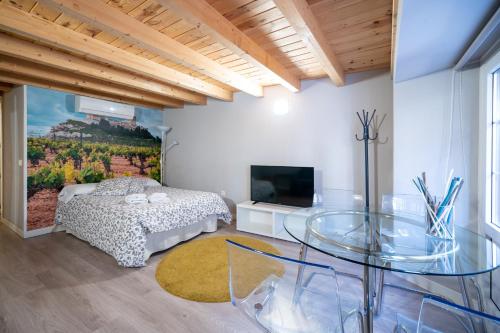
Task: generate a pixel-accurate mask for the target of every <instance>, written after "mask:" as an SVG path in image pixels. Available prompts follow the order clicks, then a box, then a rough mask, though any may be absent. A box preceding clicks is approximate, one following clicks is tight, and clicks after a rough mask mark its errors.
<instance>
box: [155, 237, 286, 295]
mask: <svg viewBox="0 0 500 333" xmlns="http://www.w3.org/2000/svg"><path fill="white" fill-rule="evenodd" d="M226 239H230V240H232V241H235V242H237V243H240V244H243V245H246V246H249V247H252V248H255V249H258V250H261V251H264V252H269V253H273V254H277V255H281V253H280V252H279V251H278V250H277V249H276V248H275V247H273V246H272V245H270V244H268V243H266V242H263V241H260V240H258V239H255V238H249V237H243V236H217V237H209V238H203V239H198V240H194V241H190V242H188V243H185V244H183V245H180V246H178V247H176V248H175V249H173V250H172V251H171V252H170V253H168V254H167V255H166V256H165V258H163V259H162V261H161V262H160V263H159V264H158V267H157V268H156V280H157V281H158V283H159V284H160V286H161V287H162V288H163V289H165V290H166V291H168V292H169V293H171V294H173V295H175V296H178V297H182V298H184V299H188V300H191V301H197V302H209V303H222V302H229V301H230V296H229V273H228V255H227V245H226Z"/></svg>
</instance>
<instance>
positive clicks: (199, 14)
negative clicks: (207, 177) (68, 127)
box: [0, 0, 393, 108]
mask: <svg viewBox="0 0 500 333" xmlns="http://www.w3.org/2000/svg"><path fill="white" fill-rule="evenodd" d="M392 6H393V4H392V0H276V1H273V0H93V1H87V0H0V45H2V47H0V81H2V82H6V83H11V84H31V85H36V86H42V87H50V88H53V89H59V90H63V91H68V92H72V93H77V94H82V95H88V96H95V97H101V98H105V99H110V100H115V101H121V102H125V103H132V104H138V105H144V106H147V107H155V108H164V107H171V108H181V107H182V106H183V105H184V103H193V104H205V103H206V100H207V96H208V97H212V98H217V99H221V100H225V101H230V100H232V96H233V93H234V92H235V91H243V92H246V93H249V94H252V95H254V96H262V94H263V90H262V87H263V86H268V85H275V84H280V85H283V86H284V87H286V88H288V89H289V90H291V91H299V90H300V80H302V79H310V78H319V77H324V76H329V77H330V78H331V79H332V81H333V82H334V83H335V84H337V85H342V84H343V83H344V75H345V74H346V73H353V72H360V71H367V70H373V69H389V68H390V66H391V36H392V29H393V23H392V19H393V17H392Z"/></svg>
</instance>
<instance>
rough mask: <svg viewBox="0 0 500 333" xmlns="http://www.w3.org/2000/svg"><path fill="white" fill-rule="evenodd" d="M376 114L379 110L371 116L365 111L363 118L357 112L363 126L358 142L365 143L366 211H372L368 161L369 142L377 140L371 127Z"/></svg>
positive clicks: (376, 135) (357, 138)
mask: <svg viewBox="0 0 500 333" xmlns="http://www.w3.org/2000/svg"><path fill="white" fill-rule="evenodd" d="M375 112H377V110H376V109H375V110H373V113H372V114H371V115H370V112H367V111H365V110H363V117H361V115H360V114H359V112H356V114H357V115H358V118H359V121H361V126H363V137H362V138H359V137H358V134H356V135H355V136H356V140H358V141H364V142H365V211H367V212H368V211H369V210H370V163H369V161H368V142H369V141H373V140H377V138H378V132H376V133H375V135H374V136H370V125H371V123H372V121H373V117H374V116H375Z"/></svg>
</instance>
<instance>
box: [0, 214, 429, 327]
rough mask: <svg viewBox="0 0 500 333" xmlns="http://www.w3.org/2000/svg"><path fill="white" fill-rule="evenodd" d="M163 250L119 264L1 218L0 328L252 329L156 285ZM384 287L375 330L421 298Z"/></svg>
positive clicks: (293, 252)
mask: <svg viewBox="0 0 500 333" xmlns="http://www.w3.org/2000/svg"><path fill="white" fill-rule="evenodd" d="M234 233H237V231H235V229H234V227H233V226H227V225H222V224H221V225H220V228H219V231H217V234H234ZM210 235H213V234H208V235H207V234H204V235H201V236H199V237H207V236H210ZM247 235H248V234H247ZM249 236H250V235H249ZM261 238H263V239H265V240H266V241H268V242H270V243H272V244H274V245H275V246H276V247H277V248H279V249H280V250H281V251H282V252H283V253H284V254H285V255H287V256H291V257H297V255H298V245H297V244H294V243H290V242H286V241H279V240H272V239H269V238H265V237H261ZM167 252H168V251H167ZM165 253H166V252H162V253H159V254H156V255H154V256H153V257H152V258H151V259H150V260H149V261H148V265H147V267H143V268H139V269H133V268H122V267H119V266H118V265H117V264H116V262H115V260H114V259H113V258H112V257H110V256H108V255H106V254H104V253H103V252H101V251H100V250H98V249H96V248H93V247H91V246H90V245H88V244H87V243H85V242H83V241H80V240H78V239H77V238H75V237H73V236H71V235H68V234H65V233H62V232H59V233H55V234H50V235H46V236H40V237H35V238H32V239H27V240H22V239H21V238H19V237H18V236H17V235H16V234H14V233H13V232H11V231H10V230H9V229H8V228H7V227H6V226H5V225H3V224H1V223H0V332H99V333H101V332H214V333H215V332H217V333H220V332H238V333H241V332H258V330H257V329H256V328H255V327H254V326H253V325H252V324H251V323H250V322H248V320H247V319H246V318H245V317H244V316H243V315H241V314H240V313H239V312H238V311H237V310H236V309H235V308H233V307H232V306H231V304H230V303H222V304H206V303H197V302H191V301H186V300H183V299H180V298H177V297H175V296H172V295H170V294H168V293H167V292H165V291H164V290H163V289H161V288H160V287H159V286H158V284H157V283H156V280H155V269H156V265H157V264H158V262H159V261H160V260H161V258H162V257H163V256H164V255H165ZM310 255H311V257H309V259H310V260H311V259H313V260H314V261H319V262H323V263H329V264H332V265H334V267H335V268H336V269H337V270H338V271H349V272H355V273H360V272H361V271H360V268H359V267H356V265H353V264H349V263H345V262H341V261H334V260H333V259H331V258H329V257H325V256H323V255H321V254H312V251H311V252H310ZM386 276H387V280H389V281H391V282H396V283H400V284H404V282H403V281H402V280H399V279H398V278H397V277H395V276H392V275H391V274H387V275H386ZM339 284H340V290H341V292H343V293H347V294H349V295H350V296H351V297H356V298H358V299H359V300H360V302H361V291H362V289H361V284H360V282H359V281H358V280H355V279H352V278H347V277H339ZM384 293H385V294H384V307H383V310H382V314H381V315H380V316H379V317H377V319H376V321H375V329H376V332H384V333H385V332H391V331H392V327H393V326H394V324H395V318H396V312H402V313H404V314H406V315H407V316H410V317H413V318H416V316H417V313H418V309H419V305H420V297H418V296H416V295H413V294H408V293H404V292H402V291H400V290H397V289H392V288H386V289H385V291H384Z"/></svg>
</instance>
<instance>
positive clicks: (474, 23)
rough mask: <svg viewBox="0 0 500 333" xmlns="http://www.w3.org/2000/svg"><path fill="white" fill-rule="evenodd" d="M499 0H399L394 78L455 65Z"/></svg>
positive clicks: (407, 77) (420, 74)
mask: <svg viewBox="0 0 500 333" xmlns="http://www.w3.org/2000/svg"><path fill="white" fill-rule="evenodd" d="M499 6H500V0H400V2H399V11H398V30H397V40H396V59H395V62H396V66H395V74H394V79H395V81H396V82H400V81H405V80H408V79H412V78H416V77H419V76H422V75H427V74H430V73H434V72H437V71H440V70H443V69H446V68H450V67H452V66H454V65H455V64H456V63H457V61H458V60H459V59H460V57H461V56H462V54H463V53H464V52H465V50H466V49H467V47H468V46H469V45H470V43H471V42H472V41H473V40H474V37H475V36H476V35H477V34H478V33H479V32H480V31H481V28H482V27H483V26H484V24H486V22H487V21H488V19H489V18H490V17H491V15H492V14H493V13H494V12H495V10H496V9H497V8H498V7H499Z"/></svg>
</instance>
